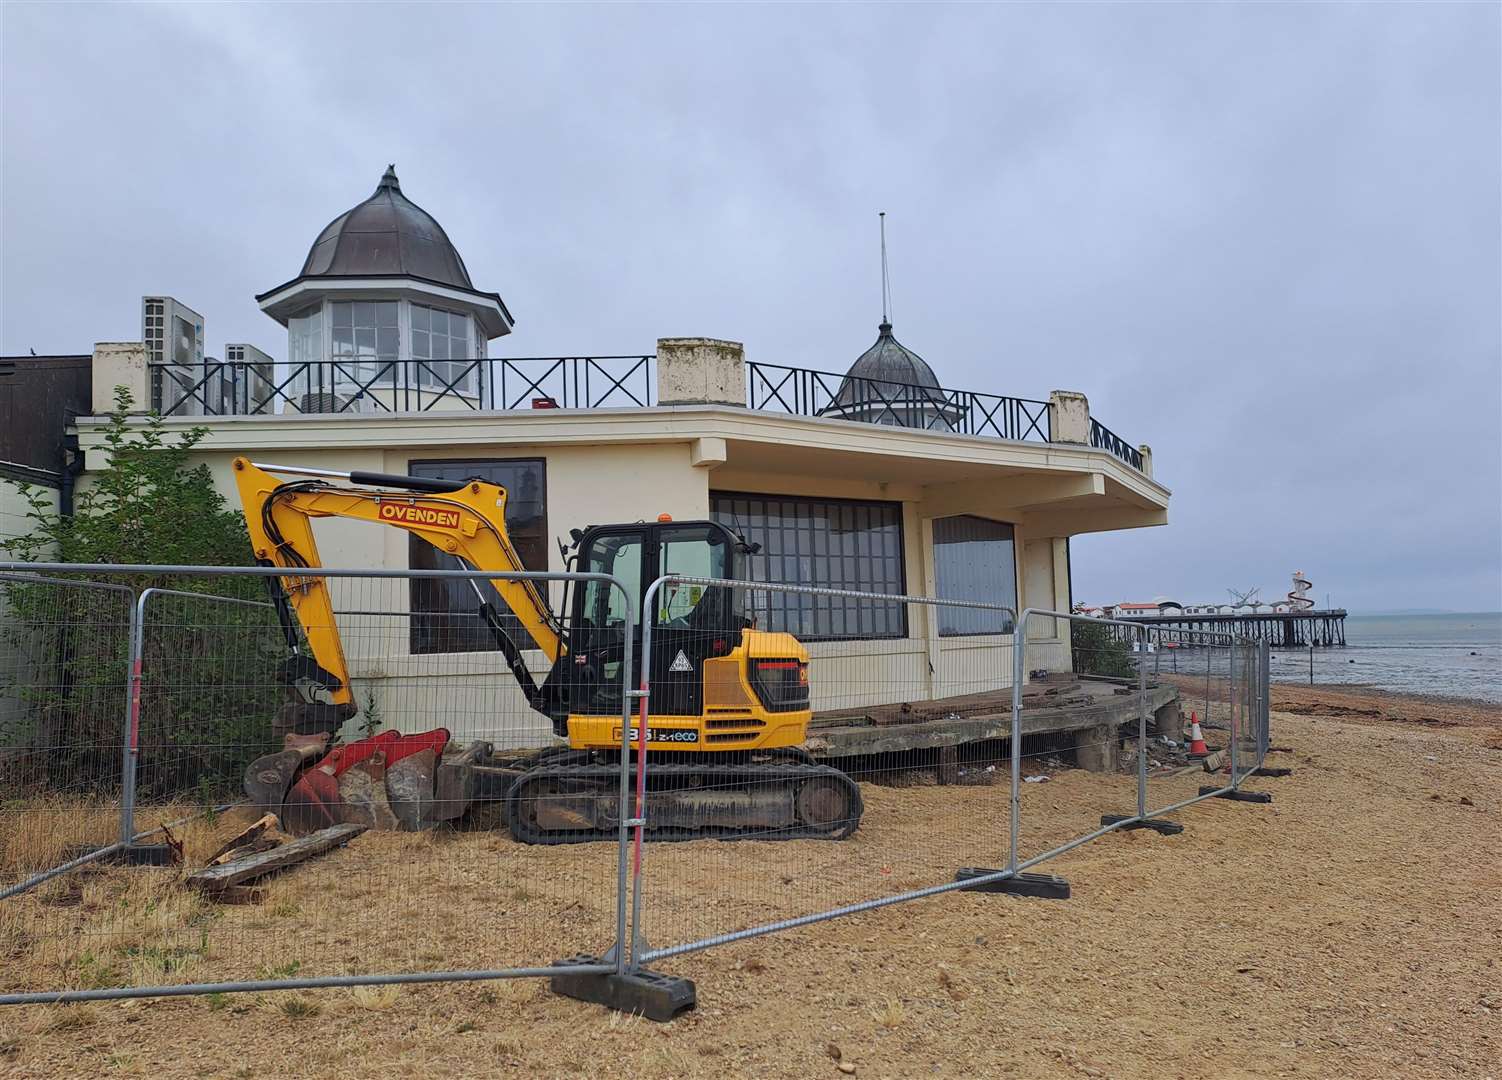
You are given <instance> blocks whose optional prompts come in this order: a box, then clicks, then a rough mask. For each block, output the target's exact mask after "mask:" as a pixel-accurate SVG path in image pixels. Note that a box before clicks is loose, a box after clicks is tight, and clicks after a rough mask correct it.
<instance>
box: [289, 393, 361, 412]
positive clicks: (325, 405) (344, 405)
mask: <svg viewBox="0 0 1502 1080" xmlns="http://www.w3.org/2000/svg"><path fill="white" fill-rule="evenodd" d="M293 400H294V401H295V402H296V405H297V411H298V412H303V413H337V414H338V415H340V416H348V415H350V414H351V413H368V412H375V411H376V410H375V409H373V408H372V407H371V404H370V400H369V399H368V398H367V397H365V396H363V395H362V396H359V397H356V396H353V395H350V394H336V393H332V392H330V391H328V390H323V391H318V392H315V393H311V394H302V395H300V396H299V397H296V398H294V399H293Z"/></svg>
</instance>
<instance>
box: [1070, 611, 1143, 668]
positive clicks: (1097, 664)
mask: <svg viewBox="0 0 1502 1080" xmlns="http://www.w3.org/2000/svg"><path fill="white" fill-rule="evenodd" d="M1070 625H1071V626H1072V628H1073V629H1072V631H1071V633H1070V638H1069V644H1070V647H1071V650H1072V651H1073V653H1074V670H1075V673H1076V674H1078V675H1104V676H1107V677H1108V678H1113V679H1135V678H1136V677H1137V667H1136V665H1135V664H1133V663H1132V651H1131V649H1129V648H1127V646H1126V644H1125V643H1124V642H1122V641H1120V640H1118V639H1117V638H1116V635H1115V634H1114V633H1113V632H1112V628H1111V627H1110V626H1108V625H1105V624H1103V623H1087V622H1075V623H1071V624H1070Z"/></svg>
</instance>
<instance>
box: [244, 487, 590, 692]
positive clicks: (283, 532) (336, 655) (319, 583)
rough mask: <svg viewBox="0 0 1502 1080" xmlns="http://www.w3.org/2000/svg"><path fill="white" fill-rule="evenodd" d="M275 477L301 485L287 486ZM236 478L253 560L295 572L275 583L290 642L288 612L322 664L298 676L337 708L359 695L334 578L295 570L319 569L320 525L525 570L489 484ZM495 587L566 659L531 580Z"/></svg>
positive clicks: (520, 674)
mask: <svg viewBox="0 0 1502 1080" xmlns="http://www.w3.org/2000/svg"><path fill="white" fill-rule="evenodd" d="M273 473H281V474H285V475H288V476H297V477H299V479H296V480H284V479H281V478H280V477H279V476H276V475H273ZM234 475H235V483H236V485H237V486H238V488H239V491H240V502H241V504H242V505H243V506H244V508H245V525H246V528H247V530H248V531H249V533H250V542H251V547H252V548H253V549H254V551H255V556H256V560H257V561H258V562H260V563H261V564H263V565H266V566H282V567H286V568H288V569H289V570H292V571H294V573H290V574H286V575H283V576H279V577H277V578H276V581H277V583H278V584H279V586H280V589H279V591H278V594H277V603H278V608H279V609H280V611H281V613H282V615H283V628H284V629H285V630H286V631H287V634H288V644H289V645H291V646H292V647H293V648H294V650H295V649H296V648H297V645H298V642H297V638H296V630H295V628H294V627H293V626H292V625H291V624H290V621H289V618H288V616H289V614H290V615H295V616H296V619H297V622H298V623H299V624H301V626H302V630H303V634H304V636H305V637H306V638H307V643H308V649H309V651H310V652H311V653H312V660H313V661H314V663H315V664H316V670H303V671H302V672H301V674H302V675H304V676H305V677H310V678H312V679H313V680H314V681H315V682H319V683H321V684H322V686H323V687H324V689H325V691H326V693H327V694H328V697H329V701H330V702H331V703H332V704H334V705H336V706H345V707H350V708H352V707H353V705H354V697H353V694H352V693H351V691H350V682H349V664H348V661H347V660H346V658H345V655H344V645H343V642H342V641H341V639H340V636H339V629H338V626H337V624H336V622H335V619H334V604H333V598H332V596H331V594H330V592H329V586H328V579H327V578H326V577H322V576H316V575H307V574H297V573H295V571H296V570H298V569H301V568H312V567H318V566H321V565H322V564H321V563H320V562H319V559H318V545H317V544H316V542H315V541H314V539H313V519H314V518H322V517H340V518H352V519H355V520H358V521H369V522H373V523H376V524H380V525H390V526H394V527H395V528H399V529H405V530H406V531H407V532H410V533H412V534H413V535H414V536H417V537H420V538H421V539H423V540H425V541H427V542H428V543H429V544H432V545H433V547H435V548H437V549H438V550H439V551H441V552H443V553H444V554H446V555H452V556H455V557H456V558H459V559H461V560H463V561H464V562H465V563H467V564H468V565H469V566H471V567H473V568H474V569H476V570H482V571H490V572H494V573H501V574H504V573H509V572H514V571H520V570H524V569H525V567H524V566H522V562H521V558H520V557H519V556H518V555H517V553H516V549H515V547H513V546H512V544H511V538H510V536H509V535H508V533H507V532H506V517H505V515H506V491H505V489H504V488H502V487H499V486H497V485H495V484H490V483H487V482H485V481H483V480H466V481H464V482H462V483H460V484H458V485H455V484H454V482H453V481H447V480H434V479H431V478H427V477H415V476H389V475H386V474H383V473H361V472H352V473H338V472H331V471H327V470H322V469H304V468H295V467H291V466H277V465H258V464H256V463H255V462H252V461H249V460H248V459H246V458H243V457H242V458H236V459H235V463H234ZM339 481H343V482H344V483H345V484H353V485H358V486H356V487H350V486H344V484H341V483H339ZM367 488H368V489H369V490H365V489H367ZM490 583H491V584H492V585H494V586H495V589H496V592H497V593H499V594H500V597H501V599H502V601H503V602H504V603H505V604H506V606H507V607H508V608H509V609H510V610H511V612H512V613H513V614H514V615H515V616H516V617H517V619H518V620H519V621H520V622H521V624H522V626H524V627H526V630H527V632H528V633H529V634H530V635H531V636H532V640H533V641H534V642H536V644H537V646H538V648H540V649H541V650H542V651H543V653H544V654H546V655H547V657H548V659H549V660H551V661H555V662H556V661H557V660H558V659H559V657H560V656H562V655H563V654H564V653H566V652H567V646H566V644H565V641H564V634H563V629H562V626H561V625H560V623H559V621H558V618H557V616H556V615H554V614H553V611H552V609H551V608H550V607H549V606H548V603H547V600H546V599H545V598H544V596H543V594H542V592H541V591H540V590H539V589H538V588H537V586H536V584H535V583H534V582H532V581H527V580H517V579H515V578H505V577H495V578H491V579H490ZM475 592H476V595H477V598H478V599H477V604H478V606H479V608H480V614H481V617H482V618H484V619H485V620H486V623H487V624H488V626H489V627H490V630H491V632H492V633H493V634H494V635H495V637H496V641H497V644H499V645H500V647H501V651H502V652H503V653H504V654H505V656H506V660H507V663H508V664H510V666H511V670H512V673H513V674H514V675H515V676H516V679H517V681H518V683H520V685H521V688H522V692H523V693H524V694H526V695H527V697H528V700H529V701H530V703H531V704H532V705H533V707H534V708H538V709H540V710H542V711H547V710H546V708H545V707H544V701H543V696H542V691H541V690H540V689H539V687H538V685H537V683H536V680H535V679H533V678H532V675H531V673H530V672H529V671H528V670H527V666H526V663H525V661H524V660H523V659H522V656H521V650H520V649H519V648H518V647H517V645H516V643H515V642H514V641H512V640H511V638H510V636H509V635H508V634H507V633H506V631H505V628H504V627H503V626H502V625H501V623H500V620H499V617H498V616H497V615H496V612H495V610H494V608H493V607H492V606H491V605H490V604H489V603H488V602H487V601H486V600H485V598H484V596H483V594H481V593H480V590H479V588H478V587H476V588H475ZM288 609H290V612H289V610H288ZM305 667H306V666H305Z"/></svg>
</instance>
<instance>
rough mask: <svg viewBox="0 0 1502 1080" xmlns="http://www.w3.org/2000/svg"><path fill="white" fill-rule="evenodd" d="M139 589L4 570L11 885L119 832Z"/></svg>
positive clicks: (1, 785)
mask: <svg viewBox="0 0 1502 1080" xmlns="http://www.w3.org/2000/svg"><path fill="white" fill-rule="evenodd" d="M134 599H135V596H134V591H133V590H132V589H131V588H130V587H129V586H127V585H123V584H118V583H110V582H102V581H93V580H89V579H87V578H85V577H83V576H79V575H74V576H63V575H47V574H42V573H38V572H32V571H15V572H5V573H0V791H3V792H4V795H3V802H0V895H3V893H4V892H5V891H7V890H10V889H12V888H17V887H19V886H21V885H23V884H24V883H25V882H26V881H27V880H28V879H30V878H31V877H32V876H34V875H36V874H40V873H44V872H46V871H48V870H49V869H50V868H52V867H54V866H57V865H58V864H59V863H62V862H65V861H68V860H71V859H73V858H75V857H77V856H79V855H82V854H86V853H87V852H89V851H91V850H94V849H97V848H100V847H104V846H106V845H108V844H109V843H110V842H111V841H113V840H115V839H116V837H117V835H118V832H119V822H120V805H121V797H120V796H121V776H122V772H123V769H124V765H125V762H124V757H123V749H122V748H123V736H122V730H123V726H124V724H125V723H126V720H127V715H128V710H127V696H126V686H127V681H128V675H129V664H130V630H131V623H132V619H133V617H134V606H133V604H134ZM49 914H50V915H54V916H58V915H62V914H63V913H61V912H51V913H49Z"/></svg>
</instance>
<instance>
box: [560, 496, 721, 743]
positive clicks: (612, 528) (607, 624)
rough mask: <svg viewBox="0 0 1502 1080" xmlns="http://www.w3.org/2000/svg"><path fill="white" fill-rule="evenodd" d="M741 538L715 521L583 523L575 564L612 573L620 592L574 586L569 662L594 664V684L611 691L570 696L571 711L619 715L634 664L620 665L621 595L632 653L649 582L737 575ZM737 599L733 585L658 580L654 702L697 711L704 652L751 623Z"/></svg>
mask: <svg viewBox="0 0 1502 1080" xmlns="http://www.w3.org/2000/svg"><path fill="white" fill-rule="evenodd" d="M746 547H747V545H746V544H745V543H744V542H743V541H742V540H740V539H739V538H738V537H736V536H735V535H734V534H733V533H732V532H731V531H730V530H729V529H727V528H725V526H723V525H721V524H719V523H718V522H715V521H688V522H673V521H659V522H656V523H647V522H639V523H636V524H630V525H600V526H595V527H593V528H590V529H586V530H585V531H584V533H583V535H582V536H581V537H580V538H579V541H578V548H577V551H578V555H577V560H578V561H577V563H576V566H577V568H578V569H579V570H580V571H583V572H586V573H596V574H611V575H613V576H614V577H616V578H617V579H618V580H619V581H621V582H622V583H623V584H624V585H625V586H626V589H627V593H628V595H626V596H622V594H621V590H620V589H618V588H615V587H614V586H612V585H609V584H607V583H605V582H599V581H590V582H586V583H584V585H583V587H581V588H579V589H578V590H577V591H576V593H575V597H574V605H573V613H572V614H573V618H572V620H571V626H570V648H571V652H572V655H573V657H574V660H575V664H576V666H578V667H584V668H587V669H588V670H589V671H590V672H591V673H597V675H598V679H599V681H600V685H601V687H602V689H603V688H605V687H608V688H609V690H610V691H613V693H599V694H596V695H593V696H591V697H589V698H588V699H583V700H575V701H574V703H573V705H574V707H573V711H574V712H580V713H588V714H590V715H610V714H612V713H613V714H615V715H617V716H619V715H620V712H621V699H620V691H621V688H622V687H623V686H624V685H625V684H626V682H628V681H630V682H633V683H634V682H635V679H634V677H633V673H625V672H622V671H621V664H622V663H623V662H624V654H625V648H624V645H625V626H626V622H627V619H626V610H627V605H629V609H630V611H631V612H632V613H633V615H634V616H635V617H634V618H632V619H631V620H630V621H631V623H632V625H633V641H632V654H633V656H635V657H637V658H640V656H641V644H642V633H641V616H640V614H639V613H640V612H641V610H642V607H641V604H642V590H643V589H644V588H645V586H646V585H647V584H650V583H651V582H652V581H654V580H656V579H657V578H658V577H660V576H662V575H664V574H681V575H683V576H684V577H697V578H719V579H730V580H735V579H738V578H739V576H740V573H739V571H740V569H741V565H742V563H743V559H742V554H743V551H744V550H745V549H746ZM740 609H741V604H740V597H739V595H738V593H737V590H734V589H728V588H725V587H722V586H713V585H709V586H706V585H702V584H687V583H685V584H677V585H675V584H669V585H666V586H664V587H663V588H662V589H661V590H659V593H658V596H657V612H656V617H655V620H654V622H653V626H652V638H653V648H652V671H651V672H650V673H649V674H650V677H651V685H652V699H653V703H654V710H653V711H654V712H657V711H666V712H670V713H673V714H675V715H696V716H697V715H699V713H700V712H701V705H702V698H703V692H702V691H703V683H702V680H701V677H700V672H701V671H702V670H703V665H704V661H705V660H707V659H710V658H711V657H714V656H725V655H728V654H729V653H730V651H731V650H732V649H733V648H735V647H736V646H738V645H740V643H741V631H742V630H744V629H745V628H746V627H747V626H749V623H748V622H747V621H746V620H745V619H744V618H743V617H742V616H741V614H740ZM680 652H681V653H682V654H683V658H682V659H679V653H680ZM581 658H582V662H581ZM572 696H574V697H575V698H579V697H581V696H580V695H572Z"/></svg>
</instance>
